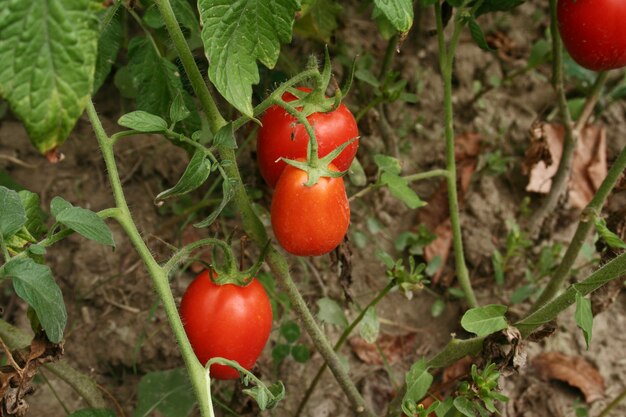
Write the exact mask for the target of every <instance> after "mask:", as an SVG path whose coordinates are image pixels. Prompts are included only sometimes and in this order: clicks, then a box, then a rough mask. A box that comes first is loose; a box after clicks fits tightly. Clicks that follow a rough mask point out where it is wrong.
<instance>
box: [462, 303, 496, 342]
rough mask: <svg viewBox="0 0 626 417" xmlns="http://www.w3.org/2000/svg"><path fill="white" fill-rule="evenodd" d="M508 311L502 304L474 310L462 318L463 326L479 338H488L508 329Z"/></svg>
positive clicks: (468, 311) (467, 312)
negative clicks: (506, 314) (506, 315)
mask: <svg viewBox="0 0 626 417" xmlns="http://www.w3.org/2000/svg"><path fill="white" fill-rule="evenodd" d="M506 311H507V307H506V306H504V305H500V304H490V305H486V306H484V307H477V308H472V309H470V310H467V311H466V312H465V314H464V315H463V318H461V326H463V328H464V329H465V330H467V331H468V332H472V333H475V334H476V335H477V336H479V337H482V336H487V335H490V334H492V333H495V332H497V331H499V330H502V329H506V328H507V326H508V324H507V321H506V318H505V317H504V313H506Z"/></svg>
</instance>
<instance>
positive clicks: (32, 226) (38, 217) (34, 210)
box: [18, 190, 48, 239]
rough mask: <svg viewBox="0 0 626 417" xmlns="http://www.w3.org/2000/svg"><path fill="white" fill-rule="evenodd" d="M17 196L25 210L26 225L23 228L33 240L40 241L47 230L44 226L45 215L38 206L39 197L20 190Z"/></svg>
mask: <svg viewBox="0 0 626 417" xmlns="http://www.w3.org/2000/svg"><path fill="white" fill-rule="evenodd" d="M18 194H19V195H20V200H22V205H23V206H24V209H25V210H26V224H25V225H24V227H25V228H26V230H27V231H28V233H30V234H31V235H32V236H33V237H34V238H35V239H40V238H41V237H42V236H43V235H44V234H45V233H46V231H47V230H48V228H47V227H46V224H45V218H46V214H45V213H44V212H43V210H42V209H41V206H40V204H39V196H38V195H37V194H35V193H33V192H30V191H28V190H22V191H20V192H19V193H18Z"/></svg>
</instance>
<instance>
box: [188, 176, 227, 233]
mask: <svg viewBox="0 0 626 417" xmlns="http://www.w3.org/2000/svg"><path fill="white" fill-rule="evenodd" d="M234 187H236V185H233V184H231V183H230V181H228V180H224V182H222V201H221V202H220V204H219V206H217V207H216V208H215V210H213V211H212V212H211V214H209V216H208V217H207V218H206V219H204V220H202V221H201V222H199V223H196V224H194V225H193V227H198V228H201V227H209V226H210V225H212V224H213V222H214V221H215V219H217V216H219V215H220V213H221V212H222V210H224V207H226V205H227V204H228V203H229V202H230V200H231V199H232V198H233V197H234V196H235V189H234Z"/></svg>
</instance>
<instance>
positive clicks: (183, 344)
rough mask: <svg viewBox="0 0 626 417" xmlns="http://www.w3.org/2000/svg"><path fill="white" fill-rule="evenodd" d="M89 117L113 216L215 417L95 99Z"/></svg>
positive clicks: (205, 407) (202, 404)
mask: <svg viewBox="0 0 626 417" xmlns="http://www.w3.org/2000/svg"><path fill="white" fill-rule="evenodd" d="M87 115H88V116H89V121H90V122H91V125H92V127H93V130H94V132H95V134H96V138H97V139H98V144H99V145H100V151H101V152H102V156H103V158H104V162H105V164H106V168H107V174H108V176H109V182H110V184H111V189H112V191H113V197H114V198H115V204H116V206H117V211H116V212H114V214H113V216H112V217H113V218H114V219H115V220H117V222H118V223H119V224H120V225H121V226H122V228H123V229H124V232H126V235H127V236H128V238H129V239H130V241H131V243H132V244H133V246H134V247H135V250H136V251H137V253H138V254H139V256H140V258H141V260H142V261H143V262H144V264H145V266H146V268H147V269H148V273H149V275H150V278H152V283H153V284H154V287H155V289H156V291H157V294H158V295H159V299H160V300H161V303H162V304H163V307H164V309H165V313H166V315H167V319H168V321H169V323H170V326H171V327H172V331H173V332H174V336H175V337H176V341H177V342H178V345H179V347H180V351H181V354H182V356H183V360H184V361H185V366H186V367H187V371H188V373H189V378H190V380H191V385H192V387H193V390H194V392H195V393H196V398H197V399H198V406H199V408H200V413H201V414H202V416H205V417H206V416H211V415H213V410H212V408H211V407H210V404H209V400H208V398H207V395H206V386H205V379H204V373H205V370H204V367H203V366H202V364H201V363H200V362H199V361H198V359H197V358H196V355H195V353H194V352H193V349H192V348H191V344H190V343H189V339H188V338H187V334H186V333H185V329H184V328H183V323H182V321H181V320H180V316H179V314H178V309H177V308H176V302H175V301H174V296H173V295H172V290H171V288H170V286H169V280H168V276H167V273H166V272H165V270H164V269H163V268H162V267H161V266H160V265H159V264H158V263H157V261H156V260H155V259H154V257H153V256H152V253H151V252H150V249H148V247H147V246H146V243H145V242H144V241H143V239H142V238H141V234H140V232H139V230H137V226H135V223H134V221H133V219H132V215H131V213H130V209H129V208H128V204H127V203H126V198H125V196H124V190H123V189H122V182H121V181H120V176H119V173H118V170H117V164H116V163H115V157H114V155H113V144H112V142H111V140H110V139H109V137H108V136H107V134H106V132H105V131H104V128H103V127H102V123H100V119H99V118H98V114H97V113H96V109H95V108H94V106H93V103H92V102H91V100H90V101H89V102H88V103H87Z"/></svg>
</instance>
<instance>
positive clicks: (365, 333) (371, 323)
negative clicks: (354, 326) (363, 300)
mask: <svg viewBox="0 0 626 417" xmlns="http://www.w3.org/2000/svg"><path fill="white" fill-rule="evenodd" d="M379 332H380V321H378V314H376V308H375V307H374V306H372V307H369V308H368V309H367V310H366V311H365V315H364V316H363V319H362V320H361V322H360V323H359V334H360V335H361V337H362V338H363V340H365V341H366V342H367V343H374V342H376V339H378V333H379Z"/></svg>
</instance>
